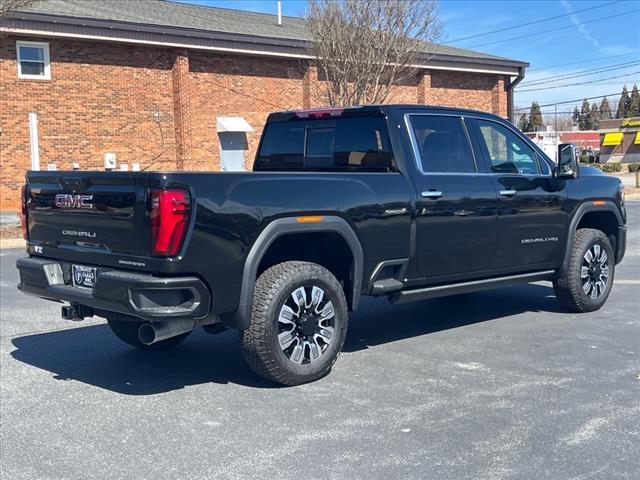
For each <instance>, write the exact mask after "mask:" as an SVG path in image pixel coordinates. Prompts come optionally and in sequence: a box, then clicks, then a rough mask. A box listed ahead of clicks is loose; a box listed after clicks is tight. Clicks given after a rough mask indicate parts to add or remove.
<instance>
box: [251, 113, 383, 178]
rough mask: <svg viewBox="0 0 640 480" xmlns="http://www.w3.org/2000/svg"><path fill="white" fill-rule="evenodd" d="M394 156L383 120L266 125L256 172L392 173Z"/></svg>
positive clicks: (357, 118) (357, 119)
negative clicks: (335, 171)
mask: <svg viewBox="0 0 640 480" xmlns="http://www.w3.org/2000/svg"><path fill="white" fill-rule="evenodd" d="M393 168H394V161H393V155H392V153H391V146H390V144H389V139H388V135H387V126H386V123H385V120H384V118H383V117H352V118H349V117H346V118H334V119H318V120H314V119H313V120H308V119H300V120H291V121H287V122H275V123H269V124H267V126H266V128H265V132H264V134H263V138H262V144H261V146H260V151H259V152H258V155H257V157H256V163H255V166H254V170H256V171H279V170H280V171H281V170H310V171H314V170H315V171H332V170H339V171H340V170H348V171H378V172H380V171H382V172H385V171H389V170H391V169H393Z"/></svg>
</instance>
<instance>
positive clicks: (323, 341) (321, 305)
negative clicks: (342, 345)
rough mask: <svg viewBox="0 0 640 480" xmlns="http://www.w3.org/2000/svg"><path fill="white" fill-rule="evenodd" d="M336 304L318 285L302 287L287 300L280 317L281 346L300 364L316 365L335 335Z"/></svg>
mask: <svg viewBox="0 0 640 480" xmlns="http://www.w3.org/2000/svg"><path fill="white" fill-rule="evenodd" d="M334 327H335V311H334V309H333V303H332V302H331V300H329V299H325V298H324V290H322V289H321V288H320V287H317V286H315V285H313V286H308V287H307V286H304V287H299V288H297V289H295V290H294V291H293V293H291V295H290V296H289V297H288V298H287V299H286V300H285V302H284V304H283V305H282V308H281V309H280V314H279V315H278V343H279V345H280V348H281V349H282V351H283V352H284V354H285V355H286V356H287V358H289V360H291V361H292V362H294V363H297V364H299V365H302V364H308V363H312V362H315V361H316V360H318V359H319V358H320V357H322V355H323V354H324V353H325V351H326V350H327V348H328V347H329V344H330V343H331V339H332V338H333V336H334Z"/></svg>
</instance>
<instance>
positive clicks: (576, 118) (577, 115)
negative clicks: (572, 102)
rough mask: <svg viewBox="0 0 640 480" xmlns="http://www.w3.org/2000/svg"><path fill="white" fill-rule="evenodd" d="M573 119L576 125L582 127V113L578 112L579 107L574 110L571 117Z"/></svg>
mask: <svg viewBox="0 0 640 480" xmlns="http://www.w3.org/2000/svg"><path fill="white" fill-rule="evenodd" d="M571 118H572V119H573V124H574V125H576V126H578V125H580V111H579V110H578V107H575V108H574V109H573V115H571Z"/></svg>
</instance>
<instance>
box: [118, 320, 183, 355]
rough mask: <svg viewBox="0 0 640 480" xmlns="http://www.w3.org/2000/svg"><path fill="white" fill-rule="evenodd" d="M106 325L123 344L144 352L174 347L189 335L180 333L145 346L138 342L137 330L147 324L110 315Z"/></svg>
mask: <svg viewBox="0 0 640 480" xmlns="http://www.w3.org/2000/svg"><path fill="white" fill-rule="evenodd" d="M128 319H129V320H128ZM107 323H108V324H109V327H110V328H111V331H112V332H113V333H114V334H115V335H116V337H118V338H119V339H120V340H122V341H123V342H124V343H126V344H128V345H131V346H132V347H136V348H143V349H146V350H162V349H165V348H171V347H175V346H176V345H178V344H179V343H181V342H182V341H183V340H184V339H185V338H187V337H188V336H189V334H190V333H191V332H187V333H182V334H180V335H176V336H175V337H171V338H167V339H166V340H161V341H159V342H156V343H152V344H151V345H145V344H144V343H142V342H141V341H140V338H139V337H138V330H139V329H140V326H141V325H143V324H145V323H149V322H143V321H141V320H133V319H132V317H129V316H127V315H119V314H118V315H116V314H112V315H110V316H109V317H107Z"/></svg>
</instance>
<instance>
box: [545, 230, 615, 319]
mask: <svg viewBox="0 0 640 480" xmlns="http://www.w3.org/2000/svg"><path fill="white" fill-rule="evenodd" d="M615 266H616V265H615V261H614V253H613V248H612V247H611V242H610V241H609V239H608V238H607V236H606V235H605V234H604V233H603V232H601V231H600V230H595V229H592V228H581V229H580V230H578V231H577V232H576V237H575V239H574V241H573V245H572V249H571V252H570V258H569V265H568V268H567V270H566V272H565V273H564V274H563V275H562V276H560V277H559V278H558V279H556V280H555V281H554V282H553V288H554V291H555V294H556V298H557V299H558V301H559V302H560V303H561V304H562V305H564V306H565V307H567V308H568V309H569V310H571V311H572V312H578V313H581V312H593V311H595V310H598V309H600V307H602V305H604V302H606V301H607V298H608V297H609V292H611V287H612V285H613V276H614V273H615Z"/></svg>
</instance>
